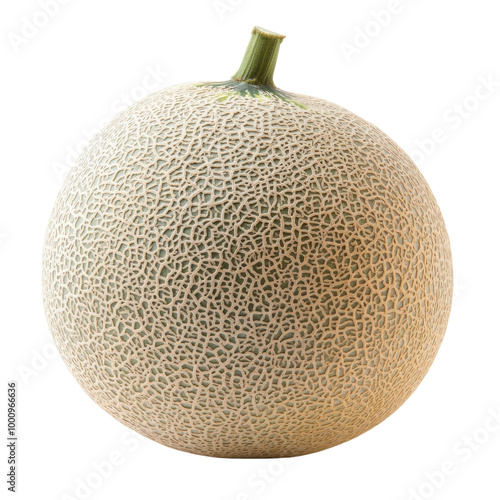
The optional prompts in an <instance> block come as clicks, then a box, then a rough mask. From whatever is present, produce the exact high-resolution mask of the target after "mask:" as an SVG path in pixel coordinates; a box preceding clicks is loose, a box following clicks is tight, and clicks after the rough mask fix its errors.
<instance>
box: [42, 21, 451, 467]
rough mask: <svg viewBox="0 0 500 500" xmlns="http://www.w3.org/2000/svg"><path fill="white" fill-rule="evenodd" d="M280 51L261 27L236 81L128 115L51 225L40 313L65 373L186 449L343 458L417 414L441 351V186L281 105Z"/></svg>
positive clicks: (294, 103) (293, 106)
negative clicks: (398, 416) (437, 193)
mask: <svg viewBox="0 0 500 500" xmlns="http://www.w3.org/2000/svg"><path fill="white" fill-rule="evenodd" d="M282 38H283V37H281V36H279V35H276V34H274V33H270V32H268V31H265V30H262V29H259V28H256V29H254V31H253V33H252V38H251V42H250V45H249V47H248V49H247V52H246V54H245V57H244V60H243V63H242V65H241V67H240V69H239V70H238V72H237V73H236V75H235V76H234V77H233V78H232V79H231V80H229V81H226V82H221V83H190V84H184V85H177V86H174V87H171V88H167V89H164V90H161V91H159V92H156V93H155V94H153V95H151V96H149V97H147V98H145V99H144V100H142V101H140V102H139V103H137V104H135V105H133V106H131V107H130V108H129V109H127V110H126V111H124V112H123V113H121V114H120V115H119V116H118V117H117V118H116V119H115V120H114V121H113V122H112V123H110V124H109V125H108V126H107V127H106V129H105V130H103V131H102V133H100V134H99V135H98V136H96V137H95V138H94V139H93V140H92V141H91V143H90V145H89V146H88V148H87V149H86V151H85V152H84V153H83V154H82V155H81V157H80V158H79V160H78V162H77V165H76V166H75V168H74V169H73V170H72V171H71V172H70V174H69V176H68V178H67V179H66V181H65V184H64V186H63V188H62V190H61V192H60V194H59V197H58V199H57V202H56V204H55V207H54V210H53V213H52V216H51V220H50V223H49V226H48V230H47V235H46V242H45V248H44V255H43V266H44V270H43V292H44V303H45V308H46V312H47V317H48V322H49V325H50V329H51V331H52V334H53V336H54V339H55V342H56V344H57V346H58V348H59V350H60V352H61V355H62V357H63V359H64V361H65V362H66V364H67V366H68V367H69V369H70V371H71V373H72V374H73V375H74V377H75V378H76V379H77V381H78V382H79V383H80V384H81V386H82V387H83V388H84V390H85V391H86V392H87V393H88V394H89V396H90V397H91V398H92V399H93V400H94V401H95V402H96V403H98V404H99V405H100V406H101V407H102V408H104V409H105V410H106V411H107V412H109V413H110V414H111V415H113V416H114V417H115V418H116V419H118V420H119V421H120V422H122V423H124V424H125V425H127V426H129V427H130V428H132V429H135V430H136V431H137V432H139V433H140V434H142V435H144V436H147V437H149V438H151V439H153V440H155V441H157V442H159V443H162V444H164V445H167V446H170V447H172V448H176V449H179V450H184V451H188V452H192V453H198V454H204V455H211V456H218V457H285V456H293V455H301V454H306V453H311V452H316V451H319V450H323V449H325V448H328V447H331V446H335V445H338V444H340V443H343V442H345V441H347V440H349V439H352V438H354V437H356V436H358V435H359V434H361V433H363V432H365V431H367V430H368V429H370V428H372V427H373V426H375V425H377V424H378V423H379V422H381V421H382V420H384V419H385V418H386V417H387V416H389V415H390V414H391V413H393V412H394V411H395V410H396V409H397V408H398V407H399V406H400V405H401V404H402V403H403V402H404V401H405V400H406V399H407V398H408V397H409V396H410V394H411V393H412V392H413V391H414V390H415V388H416V387H417V385H418V384H419V383H420V381H421V380H422V378H423V377H424V375H425V374H426V372H427V370H428V369H429V367H430V365H431V363H432V361H433V359H434V357H435V355H436V353H437V350H438V348H439V345H440V343H441V340H442V338H443V335H444V332H445V328H446V324H447V320H448V315H449V311H450V305H451V297H452V266H451V254H450V246H449V241H448V236H447V232H446V229H445V224H444V222H443V218H442V216H441V213H440V210H439V207H438V205H437V203H436V200H435V198H434V196H433V194H432V193H431V190H430V189H429V186H428V185H427V183H426V181H425V180H424V178H423V176H422V175H421V173H420V172H419V170H418V169H417V168H416V166H415V165H414V163H413V162H412V161H411V159H410V158H409V157H408V156H407V155H406V154H405V153H404V152H403V151H402V150H401V149H400V148H399V147H398V146H397V145H396V144H395V143H394V142H393V141H392V140H391V139H389V138H388V137H387V136H386V135H384V134H383V133H382V132H381V131H380V130H379V129H378V128H376V127H375V126H373V125H371V124H370V123H367V122H366V121H364V120H362V119H361V118H359V117H358V116H356V115H354V114H353V113H350V112H349V111H347V110H345V109H344V108H342V107H340V106H337V105H336V104H332V103H330V102H327V101H324V100H322V99H317V98H314V97H308V96H305V95H298V94H292V93H289V92H285V91H282V90H279V89H278V88H276V87H275V86H274V83H273V71H274V66H275V63H276V57H277V54H278V49H279V46H280V44H281V41H282ZM89 425H92V423H91V422H90V423H89Z"/></svg>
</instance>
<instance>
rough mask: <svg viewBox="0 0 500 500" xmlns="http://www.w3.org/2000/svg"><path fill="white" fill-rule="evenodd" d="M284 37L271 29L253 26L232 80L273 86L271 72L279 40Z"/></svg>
mask: <svg viewBox="0 0 500 500" xmlns="http://www.w3.org/2000/svg"><path fill="white" fill-rule="evenodd" d="M283 38H285V37H284V36H283V35H278V34H277V33H273V32H271V31H267V30H265V29H262V28H258V27H255V28H254V29H253V30H252V37H251V38H250V43H249V44H248V47H247V50H246V52H245V55H244V57H243V61H242V62H241V66H240V68H239V69H238V71H237V72H236V73H235V74H234V76H233V80H236V81H237V82H245V83H249V84H250V85H264V86H266V87H274V82H273V73H274V68H275V67H276V61H277V59H278V52H279V50H280V45H281V42H282V41H283Z"/></svg>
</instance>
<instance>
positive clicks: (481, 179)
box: [0, 0, 500, 500]
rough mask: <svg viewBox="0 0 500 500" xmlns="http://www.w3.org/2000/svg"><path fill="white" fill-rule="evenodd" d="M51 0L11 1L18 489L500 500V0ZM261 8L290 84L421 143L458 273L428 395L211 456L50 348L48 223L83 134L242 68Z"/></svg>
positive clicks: (97, 494) (5, 153)
mask: <svg viewBox="0 0 500 500" xmlns="http://www.w3.org/2000/svg"><path fill="white" fill-rule="evenodd" d="M46 1H47V3H48V4H50V5H51V14H50V17H49V16H47V15H45V14H43V12H44V11H43V9H42V7H41V4H42V3H43V0H41V1H38V0H17V1H15V2H13V1H12V2H3V3H2V8H1V9H2V12H1V15H0V25H1V31H2V33H1V43H0V52H1V60H2V70H3V71H2V78H1V81H0V84H1V86H2V88H1V92H0V96H1V100H2V105H1V110H2V112H1V119H2V120H1V122H2V123H1V126H2V130H1V137H2V147H1V155H2V161H1V164H0V169H1V170H0V172H1V173H0V202H1V207H0V233H1V237H0V239H1V246H0V260H1V266H2V267H1V274H0V283H1V297H0V304H1V307H2V314H1V316H0V321H1V327H2V337H3V339H5V340H4V343H3V346H2V358H3V359H2V368H3V369H4V371H5V373H4V379H5V380H7V379H16V380H18V383H19V408H18V409H19V448H18V451H19V460H20V462H19V476H18V493H17V497H18V498H21V499H26V500H28V499H29V500H32V499H37V500H48V499H57V500H59V499H66V500H67V499H69V498H72V499H76V498H84V497H86V498H91V499H105V498H106V499H114V498H120V499H132V498H152V499H155V500H156V499H165V500H166V499H170V498H187V499H197V498H203V499H209V500H211V499H214V500H215V499H217V500H221V499H223V500H236V499H238V500H248V499H262V500H264V499H273V500H275V499H287V500H288V499H299V498H301V499H302V498H317V499H331V500H334V499H342V500H358V499H359V500H365V499H370V500H393V499H394V500H407V499H410V498H411V499H412V500H419V499H428V498H436V499H441V500H448V499H449V500H462V499H467V500H469V499H471V498H477V499H481V500H498V499H499V498H500V481H499V472H500V423H497V424H496V425H495V424H494V423H493V422H494V421H493V417H492V415H494V414H496V415H497V416H498V415H499V412H500V390H499V387H500V363H499V349H500V340H499V333H500V328H499V324H498V314H499V309H500V300H499V299H500V267H499V265H498V259H499V256H500V252H499V215H500V213H499V212H500V211H499V208H498V205H499V199H500V197H499V188H500V173H499V172H500V67H499V66H500V57H499V49H500V29H499V19H500V5H499V4H498V2H496V1H494V0H470V1H468V0H465V1H462V0H440V1H431V0H413V1H411V0H400V1H399V2H398V1H397V0H393V1H392V2H391V1H389V0H380V1H379V0H358V1H356V2H353V1H352V0H336V1H331V0H329V1H327V0H324V1H319V0H308V1H295V0H294V1H292V0H280V1H272V0H220V1H216V2H214V1H213V0H192V1H181V0H174V1H167V0H141V1H132V0H85V1H83V0H80V1H77V0H64V3H65V4H64V5H63V3H62V0H46ZM389 8H391V10H392V11H393V13H392V14H390V16H388V15H387V11H388V9H389ZM56 11H57V12H56ZM381 11H384V12H382V14H380V12H381ZM377 13H379V14H377ZM31 22H35V23H36V24H38V27H37V26H36V25H35V26H34V27H33V26H32V25H31ZM382 24H384V25H385V26H382ZM30 25H31V26H30ZM254 25H260V26H262V27H264V28H267V29H270V30H273V31H277V32H280V33H284V34H286V35H287V39H286V40H285V41H284V43H283V44H282V47H281V54H280V58H279V61H278V67H277V70H276V73H275V82H276V84H277V85H278V86H279V87H281V88H283V89H285V90H289V91H295V92H301V93H305V94H309V95H314V96H318V97H322V98H325V99H328V100H331V101H334V102H337V103H338V104H341V105H343V106H344V107H346V108H348V109H350V110H351V111H353V112H355V113H356V114H359V115H360V116H362V117H363V118H365V119H367V120H369V121H371V122H372V123H375V124H376V125H378V126H379V127H380V128H381V129H382V130H384V131H385V132H386V133H387V134H389V135H390V136H391V137H392V138H393V139H395V140H396V142H398V143H399V144H400V145H401V146H402V147H403V148H404V149H405V150H406V151H407V152H409V153H411V154H412V156H414V157H415V159H416V160H418V164H419V166H420V168H421V170H422V172H423V173H424V175H425V177H426V179H427V181H428V182H429V184H430V185H431V187H432V189H433V191H434V193H435V195H436V198H437V199H438V202H439V204H440V206H441V209H442V212H443V215H444V218H445V221H446V223H447V227H448V230H449V234H450V238H451V243H452V250H453V257H454V268H455V280H456V286H455V288H456V290H455V294H454V306H453V311H452V315H451V319H450V323H449V327H448V331H447V335H446V337H445V340H444V343H443V345H442V348H441V350H440V352H439V354H438V357H437V359H436V361H435V363H434V365H433V367H432V368H431V370H430V372H429V374H428V375H427V377H426V378H425V380H424V382H423V383H422V384H421V385H420V387H419V388H418V390H417V391H416V393H415V394H414V395H413V396H412V397H411V398H410V399H409V400H408V401H407V402H406V403H405V404H404V405H403V406H402V407H401V408H400V409H399V410H398V411H397V412H396V413H395V414H394V415H393V416H391V417H390V418H389V419H387V420H386V421H385V422H383V423H382V424H380V425H379V426H378V427H376V428H375V429H372V430H371V431H370V432H368V433H366V434H364V435H362V436H361V437H359V438H357V439H355V440H353V441H351V442H348V443H346V444H343V445H341V446H339V447H336V448H332V449H330V450H327V451H324V452H321V453H317V454H313V455H309V456H305V457H301V458H296V459H292V460H288V461H279V460H223V459H215V458H206V457H200V456H195V455H190V454H187V453H183V452H179V451H175V450H171V449H169V448H166V447H163V446H161V445H159V444H156V443H154V442H151V441H149V440H147V439H145V438H142V437H139V436H137V435H136V434H134V433H133V432H132V431H129V430H128V429H127V428H126V427H124V426H123V425H121V424H120V423H118V422H117V421H115V420H114V419H113V418H112V417H110V416H109V415H108V414H107V413H105V412H104V411H103V410H101V409H100V408H99V407H98V406H97V405H95V404H94V403H93V402H92V401H91V400H90V399H89V398H88V397H87V396H86V395H85V394H84V393H83V391H82V390H81V389H80V387H79V386H78V384H77V383H76V382H75V381H74V380H73V378H72V377H71V375H70V374H69V372H68V371H67V369H66V368H65V366H64V365H63V363H62V361H61V360H60V359H59V356H58V355H57V354H55V352H54V348H53V344H52V342H51V340H50V336H49V332H48V328H47V325H46V322H45V317H44V312H43V307H42V300H41V286H40V281H41V277H40V275H41V265H42V263H41V250H42V242H43V236H44V231H45V226H46V224H47V220H48V217H49V213H50V210H51V207H52V204H53V202H54V199H55V197H56V193H57V191H58V189H59V187H60V184H61V181H62V178H63V176H64V173H65V171H66V170H67V168H69V167H70V166H71V165H72V163H73V161H74V159H73V158H72V156H74V155H73V151H75V150H79V149H81V148H82V147H83V146H84V145H85V143H86V142H87V140H88V136H90V135H91V134H92V133H94V132H95V130H96V129H97V128H98V127H99V126H100V124H101V123H103V122H104V121H105V120H109V119H110V118H111V117H113V116H114V115H115V114H116V113H117V112H118V111H119V110H120V109H122V108H123V107H125V106H126V103H127V101H131V100H134V99H137V98H140V97H141V96H143V95H145V94H146V93H147V92H150V91H153V90H156V89H159V88H162V87H164V86H167V85H171V84H174V83H180V82H184V81H193V80H225V79H227V78H228V77H230V76H231V75H232V74H233V72H234V71H235V70H236V69H237V67H238V66H239V63H240V60H241V57H242V55H243V52H244V50H245V48H246V44H247V42H248V39H249V36H250V31H251V28H252V27H253V26H254ZM367 31H368V35H366V32H367ZM363 33H365V35H363ZM151 74H154V75H156V79H154V78H153V77H151V76H148V75H151ZM484 80H490V82H492V83H490V84H488V85H489V86H490V87H491V88H490V89H489V91H488V90H487V88H486V87H485V86H484V85H482V86H481V81H484ZM495 82H496V83H495ZM478 86H479V87H478ZM476 93H477V94H478V95H479V96H480V97H481V100H478V99H477V98H476V97H475V94H476ZM464 106H465V107H464ZM460 110H462V111H460ZM460 113H462V115H460ZM435 129H441V132H439V131H437V132H436V131H435ZM433 136H434V137H438V138H439V141H440V142H439V143H438V144H435V141H433V139H432V138H433ZM419 141H420V142H419ZM430 141H433V142H430ZM418 144H420V146H419V145H418ZM4 387H5V388H4V389H3V390H2V398H1V399H2V401H3V402H2V408H5V409H4V410H2V413H3V415H5V414H6V399H7V394H6V392H7V391H6V385H5V386H4ZM497 418H499V419H500V416H499V417H497ZM4 419H5V417H3V418H2V425H4V428H3V430H2V433H0V435H4V434H5V432H6V430H5V424H4ZM2 449H4V452H2V453H1V454H0V459H1V460H2V464H5V465H3V466H2V469H1V470H2V471H5V472H6V468H7V466H6V454H7V449H6V448H5V447H4V446H2ZM118 454H120V455H118ZM110 457H111V458H114V459H116V458H117V457H119V458H118V459H117V460H115V465H114V466H113V470H112V471H108V470H106V471H104V472H106V475H107V476H108V477H103V471H101V474H100V475H98V473H97V472H96V469H95V466H96V465H95V464H98V463H100V462H103V461H109V460H110ZM443 467H444V468H445V469H446V470H447V472H448V474H447V475H446V476H443V474H441V473H439V472H437V471H439V470H441V469H442V468H443ZM450 471H452V472H450ZM2 477H3V478H5V475H4V472H2ZM88 481H90V483H91V487H90V489H89V490H88V491H86V490H85V488H84V487H81V484H82V482H88ZM78 485H80V489H79V488H78ZM0 487H1V489H2V490H3V491H6V487H7V485H6V483H5V480H4V479H2V484H1V486H0ZM3 491H2V494H3ZM9 494H10V493H9Z"/></svg>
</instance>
